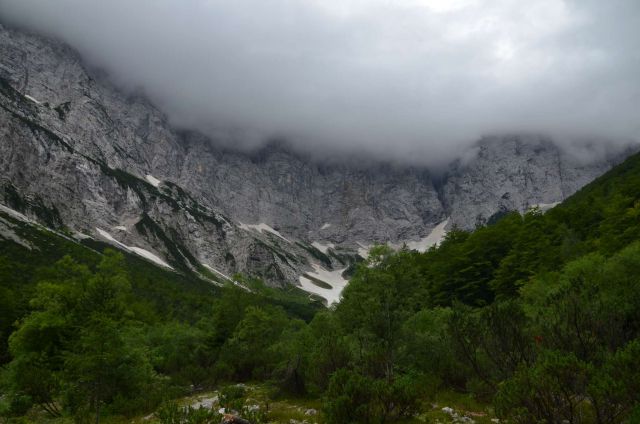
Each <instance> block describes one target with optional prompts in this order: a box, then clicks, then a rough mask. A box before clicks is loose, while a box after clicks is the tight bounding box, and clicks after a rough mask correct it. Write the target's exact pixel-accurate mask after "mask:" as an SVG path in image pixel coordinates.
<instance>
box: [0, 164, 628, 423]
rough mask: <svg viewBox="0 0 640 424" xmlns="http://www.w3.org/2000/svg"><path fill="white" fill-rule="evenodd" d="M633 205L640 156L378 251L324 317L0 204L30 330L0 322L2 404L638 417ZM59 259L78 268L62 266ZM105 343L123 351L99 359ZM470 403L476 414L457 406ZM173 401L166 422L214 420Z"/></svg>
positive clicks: (9, 271)
mask: <svg viewBox="0 0 640 424" xmlns="http://www.w3.org/2000/svg"><path fill="white" fill-rule="evenodd" d="M639 204H640V155H634V156H632V157H630V158H629V159H627V160H626V161H625V162H624V163H622V164H621V165H619V166H617V167H615V168H614V169H612V170H611V171H609V172H608V173H606V174H605V175H603V176H602V177H600V178H598V179H596V180H595V181H593V182H592V183H590V184H588V185H587V186H585V187H584V188H583V189H581V190H580V191H578V192H577V193H576V194H575V195H573V196H571V197H570V198H569V199H567V200H566V201H565V202H564V203H562V204H560V205H558V206H556V207H555V208H552V209H551V210H549V211H548V212H546V213H542V212H541V211H539V210H535V209H534V210H532V211H531V212H529V213H527V214H525V215H520V214H518V213H510V214H505V215H504V216H502V217H501V218H500V219H497V220H496V222H495V223H494V224H492V225H488V226H483V227H481V228H478V229H476V230H475V231H473V232H466V231H462V230H452V231H450V232H449V233H448V234H447V236H446V238H445V240H444V241H443V242H442V243H441V245H440V246H439V247H433V248H431V249H430V250H428V251H427V252H425V253H419V252H416V251H409V250H400V251H399V252H393V251H392V250H390V249H388V248H387V247H385V246H378V247H376V248H374V249H372V251H371V254H370V256H369V258H368V260H367V262H366V263H365V264H363V265H361V266H359V267H358V268H357V270H356V272H355V275H354V276H353V278H352V280H351V282H350V284H349V285H348V286H347V287H346V289H345V291H344V293H343V299H342V301H341V302H340V303H339V304H338V305H337V306H336V307H334V308H333V309H331V310H323V311H319V312H316V311H318V309H317V308H315V307H314V306H313V305H311V304H308V303H305V301H304V297H300V296H298V297H296V296H295V295H294V294H291V295H288V296H285V295H284V294H282V292H280V291H273V290H270V289H267V288H265V287H264V286H260V285H259V283H258V282H256V281H251V280H246V279H240V282H241V283H242V284H243V285H246V286H247V287H248V288H249V289H250V291H247V290H245V289H243V288H237V287H233V286H232V285H229V286H228V287H224V288H223V287H217V286H216V285H214V284H212V282H207V281H206V280H205V279H203V278H195V277H187V276H186V275H182V274H178V273H176V272H172V271H170V270H167V269H166V267H164V268H163V267H158V266H155V265H153V264H152V263H151V262H148V261H144V260H142V259H140V258H138V257H137V256H136V255H131V254H129V253H126V254H125V258H124V262H122V260H123V259H119V258H118V255H114V254H112V253H106V254H105V253H102V254H100V253H99V252H100V251H102V249H103V248H104V247H105V245H104V244H100V243H96V242H95V241H90V239H89V247H91V249H93V250H91V249H89V248H88V247H87V246H86V245H83V244H82V243H79V242H78V241H75V240H73V239H70V238H68V237H63V235H61V234H55V233H52V232H51V231H50V230H46V229H44V228H42V227H38V226H34V225H33V224H30V223H28V222H25V221H24V219H21V218H20V216H19V215H16V213H15V212H11V211H8V210H6V209H4V210H3V211H2V220H1V221H0V222H1V223H2V229H3V230H2V237H3V241H2V256H1V257H2V268H0V269H1V271H2V276H3V277H2V281H3V288H2V290H3V296H2V297H1V298H2V300H3V302H4V303H5V304H4V305H3V307H2V311H3V313H4V314H5V315H10V316H9V319H10V320H14V319H15V318H18V321H17V324H16V325H15V326H7V325H4V326H3V330H2V331H3V346H6V341H7V336H8V333H9V332H12V335H11V337H10V339H9V352H8V354H7V352H6V351H5V350H3V352H4V353H3V361H4V362H5V363H6V365H5V367H4V370H3V381H4V383H3V387H4V388H3V393H5V395H4V397H3V407H2V408H3V409H2V411H3V414H5V415H7V416H11V415H15V416H19V415H21V414H24V413H26V412H27V411H31V412H29V414H31V416H37V417H40V418H38V419H40V420H48V419H52V418H51V417H55V416H61V417H68V416H75V417H76V418H77V419H81V418H82V417H85V418H87V417H89V416H92V415H101V414H102V415H104V416H105V417H112V418H113V419H116V418H115V417H118V416H132V414H136V413H138V414H140V413H148V412H150V411H153V410H156V408H157V405H159V404H161V403H162V400H163V399H167V397H169V398H171V397H180V396H182V395H186V394H189V393H190V391H191V390H196V391H197V390H203V389H205V390H206V389H213V388H221V389H219V391H218V392H216V393H217V395H216V400H215V401H210V403H211V402H213V403H212V404H215V405H225V406H226V408H227V409H228V410H232V411H236V413H240V414H242V415H244V416H245V417H250V418H251V419H252V420H253V422H256V423H260V422H279V421H278V420H279V419H280V418H275V417H283V415H282V414H283V412H282V410H278V411H279V412H277V413H276V411H275V410H272V409H269V407H268V405H269V404H270V403H271V402H273V403H274V405H275V404H277V402H275V401H273V399H271V400H270V399H269V398H265V397H264V393H263V392H261V391H260V390H262V389H258V388H256V387H254V386H249V387H250V389H249V390H248V391H246V390H239V389H238V390H236V389H233V387H235V386H225V384H229V383H238V382H250V381H253V382H256V381H258V382H269V383H268V385H269V386H270V387H272V389H270V390H275V392H272V393H277V394H272V395H270V396H275V397H276V399H277V398H278V397H282V396H293V397H296V396H298V397H299V396H303V399H307V401H301V402H302V404H309V402H311V403H312V404H314V405H315V404H317V403H319V402H318V400H320V399H322V408H321V409H322V414H321V415H318V416H317V417H316V419H317V420H319V422H328V423H346V422H362V423H371V422H409V421H408V420H418V421H420V420H422V419H435V417H438V419H441V420H442V419H446V420H451V421H454V422H456V420H466V422H471V421H476V420H479V421H481V422H485V421H487V420H488V419H489V418H490V417H494V416H497V417H498V418H500V419H508V420H509V421H512V422H522V423H529V422H538V421H539V420H546V421H547V422H562V421H563V420H567V421H569V422H573V423H596V422H597V423H603V422H606V423H618V422H632V421H628V420H633V419H636V417H637V416H638V414H640V409H639V408H640V407H639V405H640V403H639V402H640V398H639V397H638V393H640V390H639V389H640V388H639V387H638V386H637V384H638V381H640V375H639V374H638V372H639V370H640V367H638V365H637V358H638V355H639V354H640V313H639V312H638V311H640V291H639V290H638V287H639V284H640V242H639V241H638V235H639V234H640V233H639V232H640V221H639V219H638V217H639V216H640V215H639V214H638V213H637V209H638V205H639ZM64 253H68V254H69V255H71V257H73V258H74V260H75V261H74V260H71V259H63V260H62V261H61V262H58V263H57V264H56V265H52V262H53V261H55V260H57V259H58V258H59V257H60V256H61V255H62V254H64ZM98 263H99V265H97V264H98ZM83 264H84V265H86V267H85V266H84V265H83ZM36 283H37V285H36ZM278 296H280V297H278ZM28 300H29V301H28ZM27 301H28V302H27ZM87 302H89V303H87ZM88 304H90V305H94V306H92V307H91V308H90V309H87V308H86V306H87V305H88ZM5 318H6V317H3V321H2V322H3V323H5V322H8V320H7V319H5ZM301 318H302V319H301ZM114 325H115V326H117V328H119V331H118V333H117V334H116V333H112V331H113V330H112V329H113V326H114ZM105 334H111V336H109V337H112V338H114V341H113V342H112V343H110V345H109V346H108V347H107V346H103V347H102V348H101V349H103V350H102V352H103V353H102V354H101V355H99V356H95V354H96V351H95V348H96V346H95V345H94V344H93V343H95V341H96V340H97V339H96V337H98V338H99V337H104V335H105ZM125 352H137V353H136V354H135V355H134V356H131V355H128V354H125ZM104 354H106V355H107V356H106V357H105V356H104ZM34 355H35V356H34ZM123 355H124V356H123ZM125 357H126V358H128V359H127V362H124V363H123V362H121V361H123V360H124V359H123V358H125ZM104 361H107V362H104ZM108 361H112V362H108ZM107 363H122V364H124V365H126V367H124V368H122V367H115V368H106V369H105V368H104V365H105V364H107ZM124 365H123V366H124ZM96 367H97V368H96ZM27 370H29V371H28V372H27ZM43 381H44V382H50V383H48V384H45V385H43V384H42V382H43ZM84 381H87V382H93V383H91V384H90V385H85V384H84V383H82V382H84ZM94 383H95V384H97V386H95V385H92V384H94ZM225 387H226V388H225ZM220 390H221V391H220ZM256 390H258V391H259V392H260V393H262V394H260V395H258V394H255V393H257V392H256ZM221 393H224V397H222V394H221ZM251 393H254V395H251ZM452 393H453V395H452ZM122 396H126V399H128V400H127V401H126V402H125V401H124V399H125V398H122ZM212 396H213V395H212ZM252 396H253V397H252ZM256 396H258V397H259V399H260V400H259V401H257V400H256V398H255V397H256ZM309 399H310V401H309ZM443 399H448V401H445V402H454V403H455V402H458V404H456V405H454V406H456V410H453V409H451V408H449V406H451V405H453V404H454V403H448V405H449V406H447V404H446V403H445V404H443V403H442V401H443ZM456 399H457V400H456ZM470 399H472V401H471V400H470ZM256 402H262V403H260V405H258V406H259V408H262V409H259V410H261V411H263V412H262V413H260V414H258V413H257V412H256V411H257V410H256V409H255V408H254V406H252V405H254V404H255V403H256ZM265 402H266V403H265ZM434 402H435V404H436V407H434V406H432V403H434ZM470 402H472V403H473V404H474V407H473V408H474V409H473V411H472V412H473V413H472V412H469V411H470V410H469V409H466V412H465V410H464V409H457V408H458V405H469V404H470ZM163 405H164V406H162V407H161V409H160V410H159V411H160V412H158V414H157V415H155V418H153V419H157V420H159V422H167V423H168V422H171V423H172V422H177V421H171V418H167V417H168V415H167V414H169V415H171V414H174V415H172V416H177V415H175V414H186V415H189V416H191V417H192V419H194V420H195V419H196V418H195V417H196V415H197V414H201V415H202V417H204V418H202V419H203V420H206V419H209V420H213V419H220V418H219V417H218V416H217V415H216V414H215V413H214V412H207V411H205V410H202V411H200V412H197V411H194V410H188V409H185V410H181V409H180V406H176V405H175V404H171V403H169V404H167V403H164V404H163ZM172 405H173V406H172ZM280 407H283V406H282V405H280ZM172 408H173V409H172ZM252 408H253V409H252ZM434 408H436V409H435V410H434ZM294 409H295V408H294ZM37 411H41V412H39V413H38V412H37ZM171 411H173V412H171ZM180 411H182V412H180ZM252 411H253V412H252ZM296 411H297V412H295V414H294V415H290V416H292V417H293V416H295V417H298V416H300V415H301V414H302V412H300V410H299V409H296ZM456 411H458V412H456ZM292 413H293V412H292ZM34 414H35V415H34ZM269 414H271V415H269ZM47 416H49V417H50V418H47ZM285 416H286V415H285ZM207 417H208V418H207ZM216 417H217V418H216ZM420 417H422V418H420ZM456 417H457V418H456ZM465 417H466V418H465ZM274 420H275V421H274ZM202 422H206V421H202Z"/></svg>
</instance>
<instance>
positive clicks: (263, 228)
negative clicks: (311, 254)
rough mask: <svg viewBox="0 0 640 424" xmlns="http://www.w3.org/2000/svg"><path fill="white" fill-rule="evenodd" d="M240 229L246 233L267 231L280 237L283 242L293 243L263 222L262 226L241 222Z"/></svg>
mask: <svg viewBox="0 0 640 424" xmlns="http://www.w3.org/2000/svg"><path fill="white" fill-rule="evenodd" d="M239 227H240V228H242V229H243V230H246V231H251V230H253V231H257V232H259V233H263V232H264V231H266V232H269V233H271V234H274V235H276V236H278V237H280V238H281V239H282V240H284V241H286V242H287V243H291V242H290V241H289V240H287V238H286V237H285V236H283V235H282V234H280V233H279V232H278V231H276V230H274V229H273V228H271V227H270V226H269V225H267V224H265V223H264V222H261V223H260V224H243V223H242V222H240V225H239Z"/></svg>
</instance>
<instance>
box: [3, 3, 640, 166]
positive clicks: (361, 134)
mask: <svg viewBox="0 0 640 424" xmlns="http://www.w3.org/2000/svg"><path fill="white" fill-rule="evenodd" d="M639 8H640V5H639V4H638V3H637V2H636V1H633V0H616V1H610V2H596V1H572V0H567V1H563V0H544V1H540V2H535V3H527V4H523V3H522V2H519V1H513V0H504V1H499V2H491V3H490V4H486V3H484V2H481V1H479V0H464V1H463V0H457V1H452V2H445V1H440V0H422V1H420V0H402V1H398V2H393V3H388V2H384V1H382V0H376V1H367V2H362V1H357V0H350V1H322V2H320V1H310V2H304V3H297V2H291V1H285V0H277V1H272V2H262V1H252V0H247V1H240V2H223V1H200V0H188V1H176V0H163V1H151V0H139V1H135V2H131V1H125V0H115V1H109V2H100V1H97V0H89V1H87V0H60V1H56V2H50V1H45V0H19V1H18V0H0V20H1V21H2V22H4V23H8V24H10V25H12V26H18V27H23V28H27V29H30V30H33V31H36V32H38V33H43V34H48V35H50V36H54V37H56V38H59V39H61V40H63V41H65V42H67V43H69V44H70V45H71V46H72V47H74V48H76V49H77V50H78V51H79V52H80V53H81V55H82V57H83V60H84V61H85V62H86V63H88V64H89V65H91V66H92V67H95V68H99V69H102V70H104V71H105V73H106V74H107V75H108V76H109V78H110V79H111V80H112V81H113V82H115V83H116V84H117V85H118V86H119V87H120V88H122V89H125V90H126V91H128V92H138V93H144V95H145V96H148V97H149V98H150V99H151V100H152V101H153V103H154V104H156V105H158V106H159V107H160V108H161V109H162V110H163V111H164V112H166V113H167V114H168V117H169V118H170V120H171V122H172V123H173V124H174V125H176V126H178V127H182V128H187V129H197V130H200V131H203V132H205V133H207V134H209V135H211V136H213V137H214V138H215V139H216V140H218V141H219V142H222V143H227V144H229V145H233V146H236V147H238V146H240V147H244V148H251V147H255V146H256V145H259V144H261V143H263V142H264V140H267V139H272V138H274V137H275V138H285V139H287V140H289V142H290V143H292V144H293V145H294V146H295V147H296V148H297V149H298V150H302V151H307V152H312V153H314V154H316V155H324V156H332V155H333V156H336V155H337V156H341V155H343V154H347V153H351V154H353V153H362V152H364V153H366V154H370V155H373V156H376V157H384V158H385V159H388V160H400V161H405V162H406V161H410V162H413V163H419V164H429V165H434V164H441V163H443V162H448V161H449V160H450V159H452V158H453V157H454V156H457V155H459V154H460V153H461V152H462V151H464V150H465V149H466V147H467V146H469V145H470V144H471V143H472V142H474V141H475V140H477V139H479V138H480V137H482V136H483V135H495V134H505V133H506V134H511V133H533V134H545V135H548V136H550V137H553V138H554V139H555V140H557V141H558V142H560V143H561V144H562V145H566V146H568V145H571V144H572V143H574V142H575V140H585V139H589V140H595V144H603V143H610V142H612V140H614V141H619V142H624V143H626V142H629V141H637V140H638V138H639V135H640V124H639V122H640V119H638V118H639V117H638V112H637V110H638V107H637V106H638V103H639V99H640V83H639V82H638V78H637V75H638V74H640V60H639V57H638V55H639V54H640V53H638V52H640V30H639V29H638V28H640V23H639V22H638V16H640V13H639V12H640V10H639Z"/></svg>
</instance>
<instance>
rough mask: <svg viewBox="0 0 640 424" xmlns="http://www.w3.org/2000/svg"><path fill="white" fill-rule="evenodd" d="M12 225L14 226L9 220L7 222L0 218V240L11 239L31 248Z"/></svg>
mask: <svg viewBox="0 0 640 424" xmlns="http://www.w3.org/2000/svg"><path fill="white" fill-rule="evenodd" d="M14 227H15V226H14V225H13V224H11V223H10V222H7V221H5V220H3V219H2V218H0V240H2V239H5V240H12V241H14V242H16V243H17V244H19V245H21V246H23V247H25V248H27V249H29V250H32V246H31V244H30V243H29V242H28V241H27V240H24V239H23V238H22V237H20V236H19V235H18V234H17V233H16V232H15V231H13V228H14Z"/></svg>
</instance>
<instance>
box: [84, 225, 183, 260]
mask: <svg viewBox="0 0 640 424" xmlns="http://www.w3.org/2000/svg"><path fill="white" fill-rule="evenodd" d="M96 231H97V232H98V234H100V235H101V236H102V237H103V238H105V239H107V240H109V241H110V242H112V243H114V244H115V245H116V246H119V247H121V248H123V249H125V250H128V251H130V252H133V253H135V254H136V255H138V256H142V257H143V258H145V259H148V260H150V261H151V262H154V263H156V264H158V265H161V266H164V267H167V268H169V269H173V267H172V266H171V265H169V264H168V263H166V262H165V261H163V260H162V259H160V257H158V256H157V255H155V254H153V253H151V252H149V251H148V250H145V249H143V248H141V247H136V246H127V245H126V244H124V243H120V242H119V241H118V240H116V239H115V238H114V237H113V236H112V235H111V234H109V233H108V232H106V231H104V230H101V229H100V228H97V227H96Z"/></svg>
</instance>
